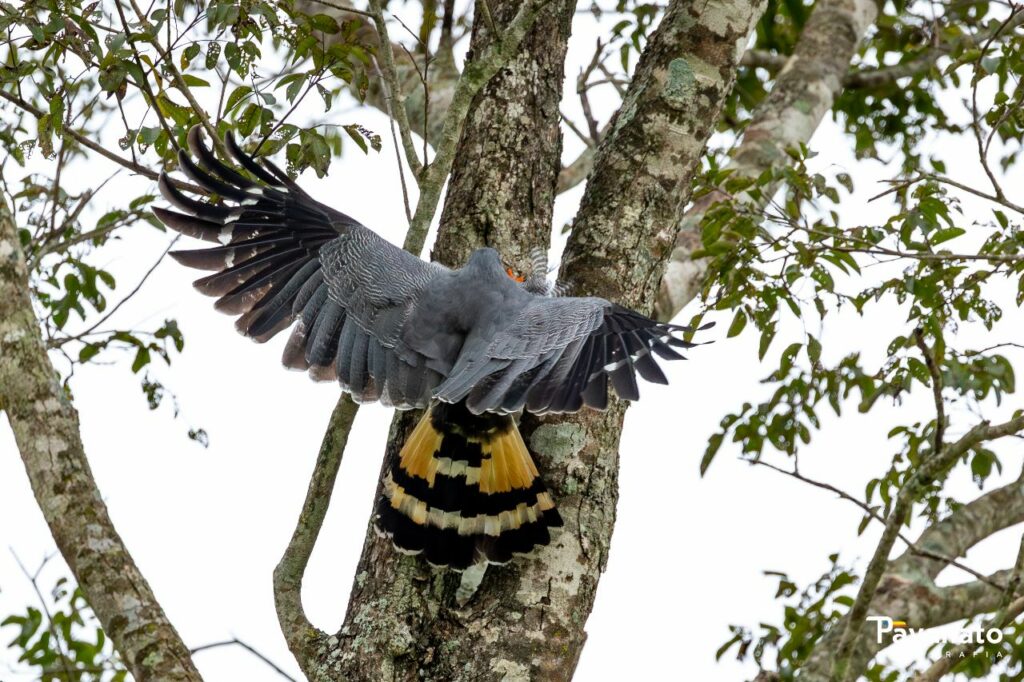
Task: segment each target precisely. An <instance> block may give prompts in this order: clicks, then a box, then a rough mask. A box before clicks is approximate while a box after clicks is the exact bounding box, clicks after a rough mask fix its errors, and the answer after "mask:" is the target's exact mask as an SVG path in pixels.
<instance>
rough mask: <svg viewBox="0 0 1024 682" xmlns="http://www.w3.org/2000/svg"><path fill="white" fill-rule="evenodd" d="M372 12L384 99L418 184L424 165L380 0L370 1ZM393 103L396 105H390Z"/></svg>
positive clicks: (406, 159) (407, 161)
mask: <svg viewBox="0 0 1024 682" xmlns="http://www.w3.org/2000/svg"><path fill="white" fill-rule="evenodd" d="M370 12H371V15H372V16H373V22H374V24H376V26H377V34H378V35H379V36H380V41H379V42H380V55H381V57H382V58H383V60H384V70H383V71H382V72H381V73H380V75H381V81H382V83H383V84H384V88H385V92H384V97H385V99H387V100H388V102H389V106H388V109H389V112H388V113H389V114H390V116H391V118H392V120H394V121H395V123H397V124H398V132H399V134H400V135H401V138H402V147H403V149H404V150H405V161H406V163H408V164H409V168H410V169H412V174H413V177H415V178H416V179H417V182H418V181H419V177H420V174H421V173H422V172H423V163H422V162H421V161H420V159H419V157H418V156H417V155H416V144H415V143H414V142H413V139H412V128H411V127H410V125H409V112H408V111H407V110H406V108H405V95H403V94H402V87H401V83H400V82H399V78H398V68H397V67H396V66H395V52H394V49H393V48H392V46H391V39H390V38H389V37H388V25H387V22H386V21H385V20H384V9H383V7H382V6H381V4H380V0H370ZM378 71H380V69H378ZM391 102H393V103H394V104H393V105H392V104H390V103H391Z"/></svg>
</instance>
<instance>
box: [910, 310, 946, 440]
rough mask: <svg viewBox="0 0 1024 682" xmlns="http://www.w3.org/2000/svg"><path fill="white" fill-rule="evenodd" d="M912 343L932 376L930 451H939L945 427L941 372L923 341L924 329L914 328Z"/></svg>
mask: <svg viewBox="0 0 1024 682" xmlns="http://www.w3.org/2000/svg"><path fill="white" fill-rule="evenodd" d="M914 343H916V344H917V347H918V348H919V349H920V350H921V355H923V356H924V364H925V367H927V368H928V374H930V375H931V378H932V397H933V399H934V401H935V442H934V445H933V446H932V452H940V451H941V450H942V436H943V434H944V432H945V429H946V407H945V401H943V400H942V374H941V373H939V367H938V365H937V364H936V363H935V357H934V354H933V353H932V351H931V350H930V349H929V348H928V345H927V344H926V343H925V342H924V330H923V329H921V328H920V327H918V328H917V329H915V330H914Z"/></svg>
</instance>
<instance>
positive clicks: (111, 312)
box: [51, 235, 181, 347]
mask: <svg viewBox="0 0 1024 682" xmlns="http://www.w3.org/2000/svg"><path fill="white" fill-rule="evenodd" d="M180 238H181V235H178V236H176V237H175V238H174V239H172V240H171V243H170V244H168V245H167V248H166V249H164V251H163V253H161V254H160V257H159V258H157V259H156V262H155V263H153V265H152V266H150V268H149V270H147V271H146V274H144V275H143V276H142V279H140V280H139V281H138V283H137V284H136V285H135V287H134V288H133V289H132V290H131V291H129V292H128V295H127V296H125V297H124V298H122V299H121V300H120V301H118V302H117V305H115V306H114V307H113V308H111V309H110V310H109V311H107V314H106V315H104V316H103V317H101V318H100V319H99V320H97V321H96V323H95V324H93V325H92V326H91V327H89V328H88V329H86V330H85V331H84V332H81V333H79V334H75V335H74V336H69V337H66V338H61V339H54V340H53V341H52V342H51V347H54V346H62V345H64V344H65V343H67V342H69V341H75V340H77V339H81V338H82V337H85V336H88V335H89V334H91V333H92V332H93V331H95V330H96V329H97V328H98V327H99V326H100V325H101V324H103V323H104V322H106V321H107V320H109V319H110V318H111V317H112V316H113V315H114V313H116V312H117V311H118V310H119V309H120V308H121V306H123V305H124V304H125V303H127V302H128V301H130V300H131V299H132V297H133V296H135V294H137V293H139V290H140V289H142V285H143V284H145V283H146V280H148V279H149V277H150V275H152V274H153V272H154V271H155V270H156V269H157V267H159V265H160V263H162V262H163V260H164V258H166V257H167V254H168V253H169V252H170V250H171V249H172V248H174V245H175V244H176V243H177V242H178V239H180Z"/></svg>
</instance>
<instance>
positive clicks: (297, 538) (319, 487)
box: [274, 394, 359, 679]
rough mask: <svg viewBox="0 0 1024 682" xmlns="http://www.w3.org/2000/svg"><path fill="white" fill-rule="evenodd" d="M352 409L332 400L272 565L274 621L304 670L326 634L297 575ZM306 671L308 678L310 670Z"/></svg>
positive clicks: (318, 523)
mask: <svg viewBox="0 0 1024 682" xmlns="http://www.w3.org/2000/svg"><path fill="white" fill-rule="evenodd" d="M358 410H359V406H358V405H357V404H356V403H354V402H353V401H352V399H351V398H350V397H349V396H348V395H347V394H346V395H343V396H342V397H341V399H340V400H338V404H337V405H336V406H335V408H334V411H333V412H332V413H331V419H330V421H329V422H328V424H327V431H326V432H325V433H324V438H323V442H322V443H321V445H320V452H319V454H318V455H317V459H316V464H315V465H314V466H313V476H312V478H311V479H310V481H309V491H308V492H307V493H306V500H305V501H304V502H303V503H302V511H301V512H300V513H299V519H298V522H297V523H296V525H295V530H294V531H293V532H292V538H291V540H290V541H289V542H288V547H287V548H285V551H284V554H283V555H282V556H281V560H280V561H279V562H278V564H277V568H275V569H274V604H275V606H276V607H277V620H278V622H279V623H280V625H281V632H282V633H283V634H284V637H285V640H286V641H287V642H288V648H289V649H290V650H291V652H292V653H293V654H294V655H295V659H296V660H297V661H298V662H299V665H300V666H301V667H302V668H303V671H304V672H307V673H308V672H309V671H308V670H307V666H309V665H312V663H313V661H314V660H315V658H316V651H317V649H318V648H319V647H320V646H322V645H323V643H324V642H325V641H326V640H327V634H326V633H324V632H323V631H322V630H319V629H317V628H316V627H314V626H313V624H312V623H310V622H309V618H307V617H306V611H305V609H304V608H303V607H302V578H303V576H304V575H305V573H306V566H308V565H309V557H310V556H311V555H312V554H313V547H314V546H315V545H316V540H317V537H319V535H320V528H321V527H323V523H324V518H325V517H326V515H327V508H328V507H329V506H330V503H331V494H332V492H333V491H334V482H335V481H336V480H337V478H338V470H339V469H340V468H341V458H342V456H343V455H344V454H345V445H346V444H347V443H348V435H349V432H350V431H351V429H352V422H353V421H354V420H355V417H356V412H357V411H358ZM309 676H310V678H311V679H312V678H313V675H309Z"/></svg>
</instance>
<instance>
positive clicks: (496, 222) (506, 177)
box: [433, 0, 576, 269]
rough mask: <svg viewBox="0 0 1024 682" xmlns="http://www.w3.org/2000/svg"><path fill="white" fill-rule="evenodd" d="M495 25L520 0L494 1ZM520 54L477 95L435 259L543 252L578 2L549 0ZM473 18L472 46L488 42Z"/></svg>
mask: <svg viewBox="0 0 1024 682" xmlns="http://www.w3.org/2000/svg"><path fill="white" fill-rule="evenodd" d="M492 4H493V5H494V7H493V14H494V21H495V24H496V25H497V26H502V25H504V24H505V23H506V22H508V21H509V20H510V19H511V18H512V16H513V15H514V14H515V10H516V8H517V5H518V4H519V3H517V2H507V3H492ZM553 4H554V6H553V7H552V8H550V9H549V10H548V13H547V15H546V16H545V17H544V19H543V20H541V21H538V23H537V24H536V26H535V27H534V29H533V30H532V31H531V32H530V34H529V35H528V36H527V37H526V39H524V41H523V45H522V47H521V49H520V51H519V54H518V55H517V56H516V57H515V59H513V60H512V61H511V62H510V63H509V64H508V65H507V66H506V67H505V68H504V69H503V70H502V71H501V73H499V74H498V75H497V76H496V77H495V78H493V79H491V81H490V83H488V84H487V86H486V87H485V88H484V89H483V90H482V91H481V92H480V93H479V94H478V95H477V97H476V100H475V101H474V102H473V108H472V113H471V114H470V117H469V119H468V120H467V121H466V127H465V129H464V130H463V134H462V138H461V140H460V141H459V149H458V155H457V159H458V163H457V164H456V165H455V167H454V168H453V169H452V175H451V177H450V178H449V181H448V194H447V196H446V198H445V206H444V210H443V212H442V214H441V225H442V230H441V232H440V234H439V238H438V240H437V243H436V244H435V246H434V251H433V258H434V260H437V261H440V262H442V263H446V264H448V265H457V264H461V263H463V262H465V260H466V258H468V257H469V254H470V253H472V252H473V251H474V250H475V249H478V248H480V247H481V246H485V245H488V246H492V247H495V248H498V249H499V250H500V251H501V252H502V256H503V257H504V258H505V259H506V261H507V262H508V263H510V264H512V265H515V266H516V267H517V268H519V269H524V268H525V267H526V265H527V264H528V262H529V257H528V256H529V252H530V249H531V248H533V247H542V248H544V249H547V247H548V245H549V241H550V237H551V222H552V209H553V207H554V203H555V194H556V190H555V184H556V181H557V178H558V171H559V169H560V167H561V166H560V159H561V151H562V134H561V125H560V121H559V109H558V108H559V104H560V103H561V99H562V82H563V80H564V69H565V50H566V43H567V40H568V37H569V30H570V28H571V24H572V15H573V10H574V9H575V5H576V3H575V2H574V1H573V2H568V1H566V0H560V1H558V2H555V3H553ZM489 33H490V32H489V30H488V27H487V22H484V21H475V22H474V25H473V37H472V40H471V45H472V46H477V45H481V44H484V43H486V42H487V41H489V40H491V39H492V36H490V35H489Z"/></svg>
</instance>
